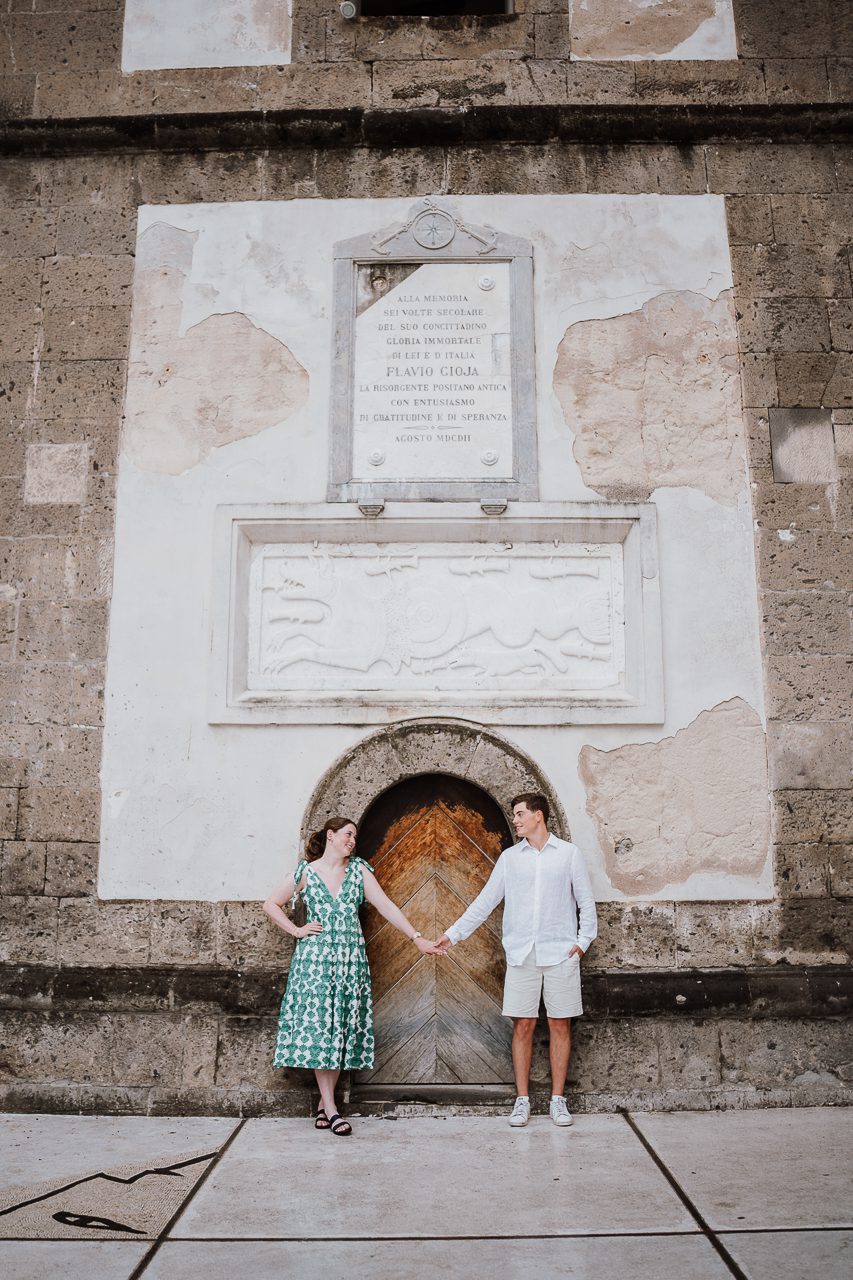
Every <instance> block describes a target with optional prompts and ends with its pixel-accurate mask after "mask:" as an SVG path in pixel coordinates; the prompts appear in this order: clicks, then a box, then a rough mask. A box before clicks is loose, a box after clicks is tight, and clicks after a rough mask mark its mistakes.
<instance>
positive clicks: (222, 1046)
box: [216, 1017, 298, 1089]
mask: <svg viewBox="0 0 853 1280" xmlns="http://www.w3.org/2000/svg"><path fill="white" fill-rule="evenodd" d="M276 1027H277V1020H276V1018H273V1017H270V1018H222V1019H220V1023H219V1045H218V1052H217V1056H216V1083H217V1084H218V1085H220V1086H223V1087H224V1088H230V1089H234V1088H244V1087H252V1088H260V1089H275V1088H280V1087H281V1086H282V1083H284V1084H285V1085H286V1083H287V1077H291V1078H293V1079H294V1081H295V1080H296V1079H298V1077H296V1073H295V1072H291V1071H284V1072H283V1071H281V1070H280V1069H278V1068H275V1067H273V1065H272V1055H273V1049H274V1048H275V1035H276ZM282 1077H285V1079H284V1080H283V1079H282Z"/></svg>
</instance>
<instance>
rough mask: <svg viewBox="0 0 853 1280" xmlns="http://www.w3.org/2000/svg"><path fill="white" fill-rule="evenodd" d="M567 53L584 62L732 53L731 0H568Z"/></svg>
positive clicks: (715, 57)
mask: <svg viewBox="0 0 853 1280" xmlns="http://www.w3.org/2000/svg"><path fill="white" fill-rule="evenodd" d="M568 2H569V16H570V22H571V38H572V57H573V58H576V59H578V60H580V61H586V62H598V61H607V62H617V61H622V62H656V61H668V60H674V59H679V60H684V61H687V60H693V59H696V60H701V61H705V62H718V61H722V60H726V59H731V58H736V57H737V56H738V52H737V36H736V34H735V20H734V12H733V9H732V0H568Z"/></svg>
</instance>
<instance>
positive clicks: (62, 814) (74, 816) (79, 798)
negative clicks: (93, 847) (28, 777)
mask: <svg viewBox="0 0 853 1280" xmlns="http://www.w3.org/2000/svg"><path fill="white" fill-rule="evenodd" d="M100 801H101V796H100V791H99V790H79V789H73V788H69V787H35V786H26V787H24V788H23V789H22V791H21V802H20V804H21V811H20V817H19V835H20V837H21V838H22V839H24V840H48V841H55V842H59V843H61V842H63V841H67V840H72V841H76V840H82V841H85V842H88V843H94V842H95V841H96V840H97V839H98V835H99V826H100Z"/></svg>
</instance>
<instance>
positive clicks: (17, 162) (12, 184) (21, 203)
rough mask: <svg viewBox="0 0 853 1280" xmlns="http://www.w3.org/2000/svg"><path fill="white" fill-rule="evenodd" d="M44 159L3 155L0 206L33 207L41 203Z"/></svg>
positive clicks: (0, 173) (9, 207) (12, 207)
mask: <svg viewBox="0 0 853 1280" xmlns="http://www.w3.org/2000/svg"><path fill="white" fill-rule="evenodd" d="M43 166H44V161H42V160H35V159H31V158H26V159H21V158H19V157H18V156H4V158H3V164H2V166H0V208H2V209H27V208H29V209H35V208H36V206H38V205H39V204H40V203H41V196H42V174H43Z"/></svg>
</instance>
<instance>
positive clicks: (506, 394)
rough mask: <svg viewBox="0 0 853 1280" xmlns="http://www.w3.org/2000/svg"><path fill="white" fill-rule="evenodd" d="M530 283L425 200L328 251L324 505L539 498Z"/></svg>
mask: <svg viewBox="0 0 853 1280" xmlns="http://www.w3.org/2000/svg"><path fill="white" fill-rule="evenodd" d="M532 275H533V258H532V247H531V245H530V244H529V243H528V242H527V241H524V240H521V239H520V238H519V237H517V236H508V235H503V234H501V233H499V232H498V231H496V230H494V229H493V228H491V227H477V226H472V225H469V224H467V223H465V222H462V221H461V220H460V219H459V218H458V217H457V216H456V215H455V213H454V212H453V210H452V208H451V207H450V206H449V205H445V204H443V203H440V202H439V201H437V200H434V199H432V198H431V197H428V198H425V199H424V200H421V201H418V203H417V204H416V205H415V206H414V207H413V209H412V211H411V216H410V218H409V220H408V221H407V222H405V223H398V224H396V225H394V226H392V227H390V228H387V229H384V230H382V231H377V232H375V233H374V234H373V235H371V236H358V237H355V238H354V239H352V240H347V241H344V242H342V243H340V244H338V245H336V246H335V343H334V359H333V368H332V404H331V414H332V423H331V426H332V431H331V438H332V458H331V465H330V481H329V494H328V496H329V499H330V501H338V500H357V501H359V502H375V501H377V500H381V501H385V500H390V499H395V498H396V499H400V498H402V499H408V500H413V499H418V498H427V499H444V500H448V499H450V500H452V499H455V498H479V499H488V498H510V497H512V498H535V497H537V496H538V493H537V471H536V429H535V426H536V424H535V400H534V378H533V363H534V360H533V357H534V353H533V288H532Z"/></svg>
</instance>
